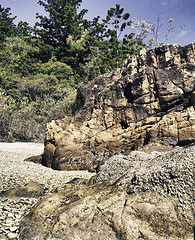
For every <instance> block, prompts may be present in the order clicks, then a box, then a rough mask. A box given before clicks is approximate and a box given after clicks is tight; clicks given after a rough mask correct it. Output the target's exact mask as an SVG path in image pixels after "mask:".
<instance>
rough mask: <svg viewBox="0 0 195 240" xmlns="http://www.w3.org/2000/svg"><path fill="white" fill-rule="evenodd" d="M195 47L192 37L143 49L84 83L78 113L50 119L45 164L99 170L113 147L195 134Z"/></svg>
mask: <svg viewBox="0 0 195 240" xmlns="http://www.w3.org/2000/svg"><path fill="white" fill-rule="evenodd" d="M194 49H195V43H191V44H189V45H187V46H185V47H180V46H179V45H167V46H164V47H161V48H156V49H152V50H149V51H147V52H143V53H142V54H141V55H140V56H134V57H131V58H129V59H128V60H126V61H125V63H124V68H123V70H122V71H121V72H120V71H117V72H114V73H109V74H105V75H103V76H99V77H97V78H95V79H94V80H92V81H90V82H88V83H87V84H86V85H84V86H82V87H81V88H79V89H78V93H77V99H76V102H75V111H74V114H73V116H65V118H64V119H62V120H55V121H52V122H51V123H49V124H48V127H47V133H46V141H45V151H44V155H43V164H44V165H45V166H48V167H53V168H54V169H60V170H73V169H84V170H86V169H91V170H92V171H95V169H98V165H99V164H102V163H103V162H104V161H105V160H106V159H107V157H106V156H107V155H108V153H109V154H112V153H115V152H116V151H121V150H122V149H123V150H124V149H129V150H131V149H136V148H137V147H142V146H143V145H146V144H148V143H150V142H157V141H159V140H162V139H163V138H170V139H173V140H176V142H177V141H180V140H184V139H193V138H195V131H194V128H195V111H194V105H195V103H194V102H195V100H194V89H195V75H194V69H195V58H194V56H195V54H194ZM89 156H91V157H89Z"/></svg>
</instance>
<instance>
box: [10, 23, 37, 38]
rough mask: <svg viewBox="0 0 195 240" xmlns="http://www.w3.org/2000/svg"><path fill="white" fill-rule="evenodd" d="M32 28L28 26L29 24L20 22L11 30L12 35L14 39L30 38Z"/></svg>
mask: <svg viewBox="0 0 195 240" xmlns="http://www.w3.org/2000/svg"><path fill="white" fill-rule="evenodd" d="M32 32H33V28H32V27H30V26H29V23H27V22H23V21H20V22H19V23H18V24H17V26H15V28H14V29H13V35H14V36H15V37H21V36H31V35H32Z"/></svg>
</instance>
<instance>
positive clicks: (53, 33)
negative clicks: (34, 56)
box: [36, 0, 87, 64]
mask: <svg viewBox="0 0 195 240" xmlns="http://www.w3.org/2000/svg"><path fill="white" fill-rule="evenodd" d="M81 2H82V0H44V1H43V0H39V1H38V3H39V4H40V5H41V6H43V7H44V8H45V11H46V12H47V13H48V14H49V16H48V17H47V16H40V15H39V14H37V18H39V19H40V22H39V23H38V22H37V23H36V35H37V36H38V37H40V38H41V39H42V40H43V41H44V42H45V43H46V44H50V45H51V46H52V47H53V48H54V50H55V52H56V57H57V59H58V60H62V61H64V62H66V63H67V64H69V62H68V61H69V57H70V56H71V53H70V52H69V50H68V45H67V39H68V37H69V36H70V35H72V36H77V37H78V36H80V35H81V25H82V24H83V23H84V20H83V16H84V15H85V13H86V12H87V10H85V9H83V10H82V11H81V12H80V13H77V10H78V7H79V6H80V3H81Z"/></svg>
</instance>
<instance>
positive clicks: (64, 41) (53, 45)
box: [0, 0, 159, 141]
mask: <svg viewBox="0 0 195 240" xmlns="http://www.w3.org/2000/svg"><path fill="white" fill-rule="evenodd" d="M81 2H82V0H39V1H38V4H40V5H41V6H43V7H44V9H45V11H46V13H47V16H41V15H39V14H37V19H38V22H37V23H36V24H35V26H33V27H31V26H29V24H28V23H27V22H19V23H18V24H17V25H16V24H14V19H15V18H16V17H12V14H11V13H10V10H11V9H10V8H3V7H2V6H1V5H0V46H1V47H0V136H1V138H0V139H1V140H9V141H14V140H20V141H35V140H38V141H41V140H42V139H43V138H44V132H45V126H46V123H47V122H49V121H51V120H52V119H59V118H62V117H63V116H64V114H68V113H71V109H72V105H73V103H74V100H75V95H76V90H77V88H78V87H79V86H81V85H82V84H83V83H85V82H87V81H89V80H91V79H93V78H94V77H96V76H97V75H99V74H103V73H106V72H110V71H114V70H116V69H117V68H120V67H121V65H122V62H123V60H124V59H125V58H127V57H128V56H130V55H133V54H138V53H139V51H140V50H141V49H142V48H143V47H147V44H146V42H145V39H146V38H147V37H148V36H149V34H150V33H151V32H153V33H156V35H155V38H153V39H152V40H150V42H151V43H152V44H153V45H155V44H156V45H157V41H158V37H157V35H158V31H156V29H155V25H151V24H149V23H146V22H145V21H138V20H130V14H129V13H124V8H121V7H120V5H119V4H116V6H115V7H112V8H110V9H109V10H108V13H107V16H106V17H105V19H102V20H101V19H100V17H99V16H97V17H94V19H93V20H92V21H88V20H86V19H85V18H84V15H85V14H86V12H87V10H86V9H83V10H81V11H80V12H78V9H79V6H80V4H81ZM157 27H158V28H159V25H157ZM148 46H149V45H148Z"/></svg>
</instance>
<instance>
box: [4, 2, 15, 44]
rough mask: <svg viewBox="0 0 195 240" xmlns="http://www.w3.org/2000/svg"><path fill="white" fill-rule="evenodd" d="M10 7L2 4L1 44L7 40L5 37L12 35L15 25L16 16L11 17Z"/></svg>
mask: <svg viewBox="0 0 195 240" xmlns="http://www.w3.org/2000/svg"><path fill="white" fill-rule="evenodd" d="M11 15H12V14H11V13H10V8H4V7H2V6H1V5H0V45H1V46H2V43H3V42H4V41H5V38H6V37H8V36H12V34H13V28H14V27H15V25H14V23H13V20H14V19H15V18H16V17H13V18H12V17H11Z"/></svg>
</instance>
